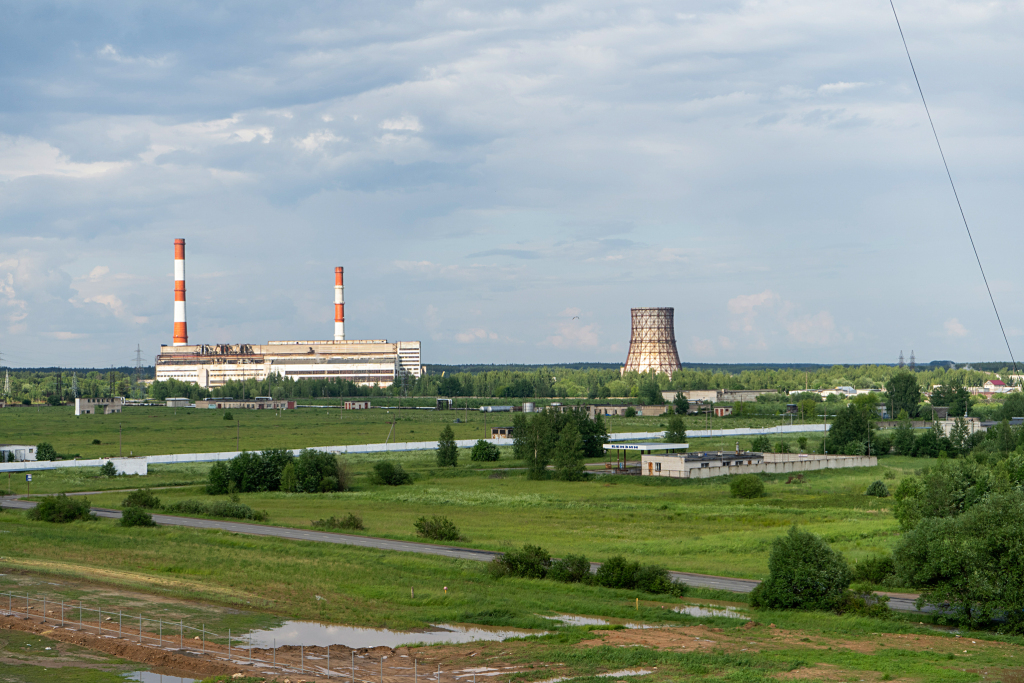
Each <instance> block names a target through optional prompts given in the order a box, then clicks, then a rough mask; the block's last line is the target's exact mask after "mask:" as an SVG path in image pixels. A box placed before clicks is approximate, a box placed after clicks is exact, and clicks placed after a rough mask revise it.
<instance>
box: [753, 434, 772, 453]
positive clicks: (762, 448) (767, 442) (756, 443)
mask: <svg viewBox="0 0 1024 683" xmlns="http://www.w3.org/2000/svg"><path fill="white" fill-rule="evenodd" d="M750 450H752V451H753V452H755V453H771V452H772V440H771V439H769V438H768V435H767V434H761V435H760V436H755V437H754V438H753V439H751V440H750Z"/></svg>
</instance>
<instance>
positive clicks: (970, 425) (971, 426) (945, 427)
mask: <svg viewBox="0 0 1024 683" xmlns="http://www.w3.org/2000/svg"><path fill="white" fill-rule="evenodd" d="M958 419H960V420H964V421H965V422H966V423H967V433H968V434H974V433H975V432H983V431H986V429H987V428H986V427H984V426H982V422H981V420H979V419H978V418H976V417H961V418H958ZM955 426H956V420H939V427H941V428H942V433H943V434H945V435H946V436H949V435H950V434H951V433H952V432H953V427H955Z"/></svg>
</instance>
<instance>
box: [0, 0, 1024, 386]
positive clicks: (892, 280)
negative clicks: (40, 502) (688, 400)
mask: <svg viewBox="0 0 1024 683" xmlns="http://www.w3.org/2000/svg"><path fill="white" fill-rule="evenodd" d="M896 8H897V11H899V12H900V19H901V21H902V22H903V28H904V32H905V34H906V37H907V41H908V43H909V46H910V50H911V53H912V55H913V57H914V59H915V64H916V66H917V71H918V75H919V76H920V78H921V83H922V86H923V88H924V90H925V94H926V96H927V97H928V99H929V105H930V107H931V111H932V116H933V118H934V121H935V125H936V127H937V129H938V133H939V136H940V138H941V140H942V143H943V148H944V150H945V153H946V156H947V159H948V161H949V164H950V168H951V171H952V174H953V177H954V180H955V181H956V182H957V186H958V190H959V192H960V198H961V201H962V203H963V208H964V212H965V214H966V216H967V218H968V220H969V222H970V223H971V227H972V230H973V231H974V237H975V242H976V244H977V247H978V250H979V253H980V255H981V259H982V262H983V264H984V265H985V268H986V271H987V275H988V278H989V283H990V284H991V286H992V291H993V294H994V296H995V298H996V302H997V304H998V305H999V306H1000V313H1001V315H1002V319H1003V322H1004V324H1005V325H1006V331H1007V334H1008V336H1009V341H1010V344H1011V345H1012V346H1013V347H1014V349H1015V353H1019V354H1020V355H1021V356H1024V343H1022V339H1024V322H1022V321H1021V316H1022V314H1024V296H1022V293H1024V292H1022V286H1024V285H1022V282H1021V278H1020V277H1019V273H1020V270H1019V265H1018V263H1017V260H1018V258H1019V257H1018V254H1019V253H1020V247H1021V241H1022V240H1024V236H1022V231H1021V230H1020V226H1019V220H1020V216H1021V215H1022V209H1024V206H1022V205H1024V193H1021V192H1020V191H1019V187H1020V185H1021V181H1022V180H1024V154H1022V151H1024V149H1022V148H1024V145H1022V135H1021V130H1022V127H1024V126H1022V123H1021V122H1022V121H1024V116H1022V114H1024V111H1022V98H1024V89H1022V82H1021V76H1020V74H1021V73H1024V68H1022V67H1024V64H1022V62H1024V2H1019V1H1018V2H1001V1H999V0H994V1H990V2H949V1H943V0H938V1H932V2H922V1H920V0H909V1H906V2H902V1H901V2H897V4H896ZM0 93H2V94H0V365H5V366H11V367H30V366H51V365H63V366H69V367H70V366H75V367H106V366H109V365H126V364H131V363H132V362H133V361H134V358H135V352H136V349H137V348H138V349H141V351H142V357H143V359H144V361H145V362H146V363H152V360H153V358H154V356H155V355H156V354H157V353H158V352H159V347H160V345H161V344H170V343H171V341H172V340H171V334H172V309H173V241H174V239H175V238H179V237H180V238H184V239H185V242H186V287H187V310H188V328H189V341H190V342H191V343H251V344H259V343H265V342H267V341H269V340H280V339H330V338H331V337H332V335H333V295H334V294H333V284H334V267H335V266H339V265H340V266H344V268H345V276H346V277H345V284H346V287H345V301H346V331H347V334H348V337H349V338H350V339H359V338H369V339H389V340H420V341H422V342H423V361H424V362H425V363H463V362H465V363H469V362H472V363H562V362H576V361H595V362H624V361H625V357H626V353H627V350H628V346H629V336H630V308H631V307H642V306H672V307H674V308H675V333H676V337H677V340H678V348H679V354H680V357H681V359H682V360H683V361H684V362H714V363H727V362H755V363H756V362H780V363H784V362H816V363H862V362H888V363H893V362H895V361H896V360H897V357H898V355H899V353H900V351H903V353H904V354H905V355H907V356H908V357H909V355H910V353H911V351H913V352H914V353H915V355H916V357H917V359H918V361H928V360H932V359H950V360H956V361H958V362H964V361H969V360H975V361H977V360H1001V359H1006V358H1007V356H1008V354H1007V351H1006V347H1005V345H1004V343H1003V339H1002V336H1001V334H1000V332H999V327H998V325H997V323H996V319H995V315H994V314H993V312H992V308H991V305H990V303H989V301H988V296H987V294H986V291H985V286H984V283H983V281H982V279H981V275H980V273H979V271H978V267H977V264H976V263H975V261H974V255H973V252H972V251H971V245H970V243H969V241H968V239H967V235H966V232H965V230H964V227H963V224H962V223H961V219H960V214H959V212H958V210H957V206H956V202H955V200H954V198H953V195H952V193H951V191H950V188H949V183H948V180H947V179H946V176H945V171H944V170H943V167H942V162H941V159H940V157H939V154H938V151H937V149H936V146H935V141H934V140H933V139H932V134H931V130H930V128H929V127H928V120H927V118H926V116H925V112H924V109H923V107H922V105H921V102H920V99H919V96H918V94H917V90H916V86H915V84H914V81H913V75H912V73H911V71H910V67H909V65H908V63H907V58H906V55H905V54H904V52H903V45H902V43H901V42H900V36H899V33H898V31H897V27H896V24H895V21H894V19H893V15H892V10H891V9H890V6H889V4H888V3H887V2H884V1H880V0H869V1H868V2H863V3H851V2H838V1H829V0H824V1H822V0H819V1H817V2H809V1H807V0H753V1H735V0H718V1H716V2H706V1H703V0H695V1H691V2H683V3H680V2H658V1H656V0H651V1H647V2H627V1H624V0H620V1H619V2H607V1H605V0H587V1H586V2H582V1H575V0H571V1H565V2H529V1H525V0H524V1H522V2H508V1H505V2H501V1H498V2H465V1H462V2H449V1H445V0H431V1H427V2H391V3H338V2H322V3H318V2H302V1H301V0H300V1H298V2H293V3H259V2H246V3H218V2H210V1H204V2H188V1H187V0H180V1H178V2H174V3H137V2H131V3H129V2H123V3H121V2H90V3H86V2H70V1H69V2H59V3H53V2H43V1H40V2H31V3H29V2H11V3H4V4H3V5H0ZM1015 188H1018V189H1015ZM1018 347H1019V348H1018Z"/></svg>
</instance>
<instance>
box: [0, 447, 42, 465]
mask: <svg viewBox="0 0 1024 683" xmlns="http://www.w3.org/2000/svg"><path fill="white" fill-rule="evenodd" d="M35 459H36V447H35V446H21V445H16V444H0V462H31V461H33V460H35Z"/></svg>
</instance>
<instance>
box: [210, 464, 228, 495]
mask: <svg viewBox="0 0 1024 683" xmlns="http://www.w3.org/2000/svg"><path fill="white" fill-rule="evenodd" d="M230 481H231V474H230V472H229V470H228V466H227V464H226V463H224V462H215V463H213V465H211V466H210V474H209V475H208V476H207V481H206V493H208V494H209V495H211V496H222V495H224V494H225V493H227V492H228V484H229V482H230Z"/></svg>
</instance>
